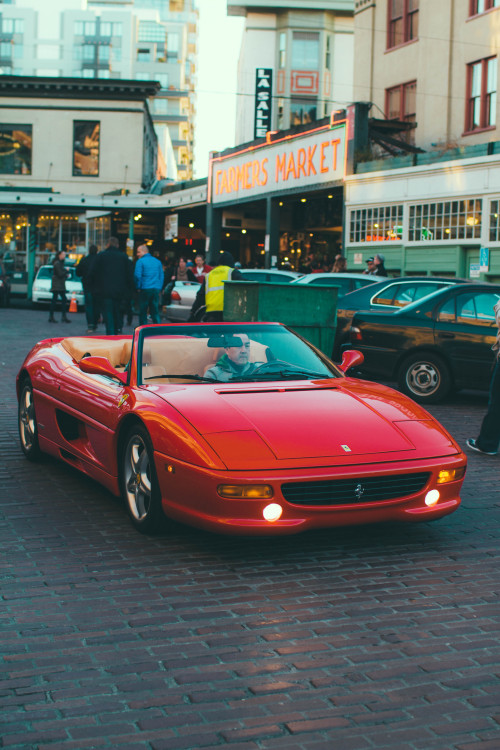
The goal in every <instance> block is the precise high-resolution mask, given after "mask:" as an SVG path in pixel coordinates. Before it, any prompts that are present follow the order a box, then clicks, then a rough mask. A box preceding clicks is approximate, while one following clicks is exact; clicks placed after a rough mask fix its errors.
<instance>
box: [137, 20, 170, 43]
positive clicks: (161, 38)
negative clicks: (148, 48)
mask: <svg viewBox="0 0 500 750" xmlns="http://www.w3.org/2000/svg"><path fill="white" fill-rule="evenodd" d="M165 37H166V31H165V26H162V25H161V24H159V23H155V22H154V21H141V22H140V24H139V40H138V41H139V42H162V43H163V42H165Z"/></svg>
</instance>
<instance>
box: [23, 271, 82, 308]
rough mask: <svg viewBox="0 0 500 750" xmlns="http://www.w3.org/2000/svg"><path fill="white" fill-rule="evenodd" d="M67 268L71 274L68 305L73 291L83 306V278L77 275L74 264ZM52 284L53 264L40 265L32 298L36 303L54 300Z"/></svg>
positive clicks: (69, 277)
mask: <svg viewBox="0 0 500 750" xmlns="http://www.w3.org/2000/svg"><path fill="white" fill-rule="evenodd" d="M65 268H66V270H67V272H68V274H69V276H68V278H67V279H66V297H67V299H68V305H69V303H70V301H71V297H72V296H73V293H75V294H76V303H77V305H78V307H83V306H84V305H85V297H84V294H83V284H82V280H81V279H80V278H79V277H78V276H77V275H76V271H75V268H74V267H73V266H65ZM51 286H52V266H40V268H39V269H38V273H37V275H36V277H35V280H34V282H33V290H32V295H31V299H32V301H33V304H34V305H40V304H47V303H48V302H51V301H52V292H51V291H50V287H51Z"/></svg>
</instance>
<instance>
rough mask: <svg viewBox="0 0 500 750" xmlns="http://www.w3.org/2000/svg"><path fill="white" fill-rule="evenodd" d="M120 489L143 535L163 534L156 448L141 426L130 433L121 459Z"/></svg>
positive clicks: (163, 517)
mask: <svg viewBox="0 0 500 750" xmlns="http://www.w3.org/2000/svg"><path fill="white" fill-rule="evenodd" d="M120 488H121V493H122V497H123V499H124V500H125V503H126V506H127V511H128V514H129V517H130V520H131V522H132V525H133V526H134V527H135V528H136V529H137V531H140V532H141V534H156V533H158V532H159V531H161V529H162V527H163V525H164V522H165V515H164V513H163V510H162V507H161V494H160V487H159V485H158V479H157V476H156V469H155V465H154V455H153V446H152V444H151V440H150V437H149V435H148V433H147V430H146V429H145V428H144V427H142V426H141V425H137V426H135V427H133V428H132V429H131V430H130V432H129V433H128V434H127V437H126V439H125V442H124V448H123V451H122V453H121V457H120Z"/></svg>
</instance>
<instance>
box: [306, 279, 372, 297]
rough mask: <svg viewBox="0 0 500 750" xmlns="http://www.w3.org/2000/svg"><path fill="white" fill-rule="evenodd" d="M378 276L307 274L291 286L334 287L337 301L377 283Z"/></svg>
mask: <svg viewBox="0 0 500 750" xmlns="http://www.w3.org/2000/svg"><path fill="white" fill-rule="evenodd" d="M379 279H380V276H369V275H368V274H363V273H347V272H346V273H308V274H307V276H302V277H301V278H300V279H296V280H295V281H292V284H311V285H313V286H336V287H337V289H338V293H337V294H338V299H340V298H341V297H343V296H344V294H349V292H354V291H355V290H356V289H362V288H363V287H364V286H369V285H370V284H374V283H375V282H376V281H379Z"/></svg>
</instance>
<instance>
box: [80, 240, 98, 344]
mask: <svg viewBox="0 0 500 750" xmlns="http://www.w3.org/2000/svg"><path fill="white" fill-rule="evenodd" d="M96 260H97V245H90V247H89V254H88V255H85V256H84V257H83V258H82V259H81V261H80V262H79V263H78V265H77V267H76V275H77V276H79V277H80V278H81V280H82V284H83V293H84V296H85V315H86V316H87V329H88V330H87V333H93V332H94V331H95V330H96V328H97V320H98V317H99V305H98V298H97V294H96V289H95V284H94V282H93V279H92V272H93V269H94V266H95V264H96Z"/></svg>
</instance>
